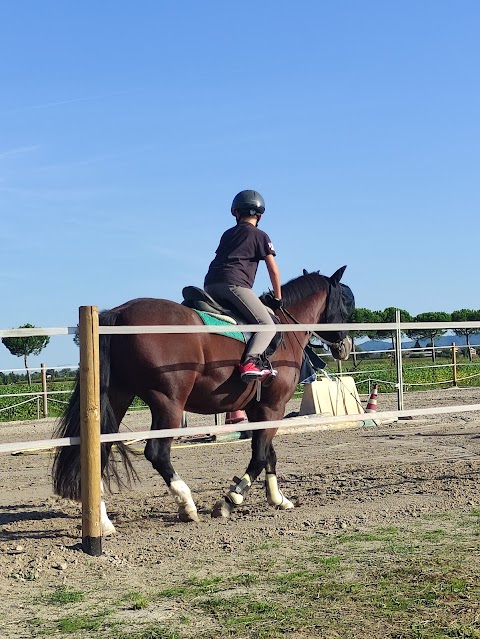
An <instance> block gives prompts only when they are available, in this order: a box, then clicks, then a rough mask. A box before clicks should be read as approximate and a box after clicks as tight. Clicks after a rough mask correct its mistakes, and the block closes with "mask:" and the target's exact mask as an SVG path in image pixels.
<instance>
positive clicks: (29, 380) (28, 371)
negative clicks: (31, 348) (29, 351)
mask: <svg viewBox="0 0 480 639" xmlns="http://www.w3.org/2000/svg"><path fill="white" fill-rule="evenodd" d="M23 362H24V364H25V369H26V371H27V381H28V385H29V386H31V385H32V377H31V375H30V369H29V368H28V362H27V356H26V355H24V356H23Z"/></svg>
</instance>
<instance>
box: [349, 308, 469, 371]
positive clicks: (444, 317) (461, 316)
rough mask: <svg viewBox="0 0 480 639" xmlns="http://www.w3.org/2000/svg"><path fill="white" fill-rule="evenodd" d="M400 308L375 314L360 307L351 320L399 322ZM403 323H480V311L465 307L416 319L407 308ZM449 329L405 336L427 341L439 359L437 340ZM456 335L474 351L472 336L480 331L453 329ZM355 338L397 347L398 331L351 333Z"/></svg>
mask: <svg viewBox="0 0 480 639" xmlns="http://www.w3.org/2000/svg"><path fill="white" fill-rule="evenodd" d="M396 310H397V309H396V308H394V307H393V306H390V307H388V308H386V309H385V310H383V311H371V310H369V309H368V308H357V309H355V312H354V314H353V316H352V319H351V320H350V321H351V322H352V323H353V322H357V323H362V324H366V323H369V324H370V323H373V322H375V323H380V322H383V323H390V322H395V312H396ZM400 320H401V321H402V322H480V310H474V309H468V308H462V309H460V310H459V311H453V313H446V312H444V311H432V312H430V313H419V314H418V315H415V316H412V315H410V313H409V312H408V311H406V310H404V309H400ZM447 330H448V329H447V328H428V329H427V328H424V329H422V328H412V329H411V330H405V331H403V332H402V333H403V335H404V336H405V337H409V338H410V339H412V340H415V341H416V342H420V340H424V339H427V340H429V342H430V345H431V346H432V354H433V358H434V359H435V340H437V339H438V338H439V337H441V336H442V335H445V333H446V332H447ZM453 333H454V334H455V335H457V336H462V337H465V340H466V344H467V348H468V349H469V348H470V337H471V336H472V335H478V334H480V328H456V329H453ZM350 335H351V337H352V338H354V339H355V338H362V337H369V338H370V339H379V340H384V339H391V340H392V344H393V339H394V335H395V332H394V331H379V330H372V331H368V330H365V331H351V332H350Z"/></svg>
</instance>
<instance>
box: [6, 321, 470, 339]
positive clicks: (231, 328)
mask: <svg viewBox="0 0 480 639" xmlns="http://www.w3.org/2000/svg"><path fill="white" fill-rule="evenodd" d="M275 328H276V329H277V331H281V332H296V331H305V332H311V331H317V332H327V331H366V330H368V331H370V330H386V331H394V330H395V329H396V328H399V329H400V330H401V331H405V330H408V329H417V328H422V329H435V328H442V329H445V330H450V329H456V328H457V329H458V328H480V322H399V323H398V324H397V323H395V322H388V323H387V322H381V323H377V322H372V323H368V322H363V323H351V324H344V323H343V324H281V325H280V324H276V325H275ZM271 330H272V327H271V326H270V325H268V326H266V325H259V324H228V325H225V326H223V325H222V326H210V325H200V326H192V325H175V326H173V325H172V326H160V325H159V326H100V330H99V332H100V334H101V335H130V334H132V333H178V334H184V333H234V332H238V331H242V332H248V333H262V332H270V331H271ZM76 334H77V327H76V326H69V327H53V328H36V327H35V328H10V329H0V338H2V337H30V336H33V335H48V336H52V335H76Z"/></svg>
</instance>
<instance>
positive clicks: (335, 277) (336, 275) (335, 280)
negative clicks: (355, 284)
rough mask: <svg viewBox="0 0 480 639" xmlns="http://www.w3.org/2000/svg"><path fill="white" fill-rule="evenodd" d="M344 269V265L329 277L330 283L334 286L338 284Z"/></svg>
mask: <svg viewBox="0 0 480 639" xmlns="http://www.w3.org/2000/svg"><path fill="white" fill-rule="evenodd" d="M346 268H347V267H346V265H345V266H342V267H341V268H339V269H338V271H335V273H334V274H333V275H332V276H331V277H330V281H331V282H333V283H334V284H338V282H340V280H341V279H342V275H343V274H344V272H345V269H346Z"/></svg>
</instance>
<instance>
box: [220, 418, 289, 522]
mask: <svg viewBox="0 0 480 639" xmlns="http://www.w3.org/2000/svg"><path fill="white" fill-rule="evenodd" d="M276 432H277V431H276V429H270V430H256V431H253V434H252V458H251V460H250V463H249V464H248V467H247V470H246V471H245V473H244V475H243V477H242V478H241V479H239V478H238V477H234V479H233V484H232V485H231V486H230V489H229V491H228V492H227V494H226V495H225V497H224V498H223V499H220V500H219V501H217V503H216V504H215V507H214V508H213V511H212V517H223V518H228V517H229V516H230V514H231V513H232V510H233V509H234V508H235V506H240V505H241V504H243V502H244V499H245V496H246V494H247V493H248V491H249V490H250V487H251V485H252V484H253V482H254V481H255V479H256V478H257V477H258V476H259V475H260V473H261V472H262V470H265V473H266V489H267V500H268V503H269V504H270V505H271V506H275V507H277V508H280V509H281V510H286V509H289V508H293V504H292V502H291V501H289V500H288V499H287V498H286V497H285V496H284V495H283V494H282V492H281V491H280V490H279V488H278V483H277V474H276V464H277V456H276V453H275V449H274V447H273V444H272V440H273V438H274V436H275V433H276Z"/></svg>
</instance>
